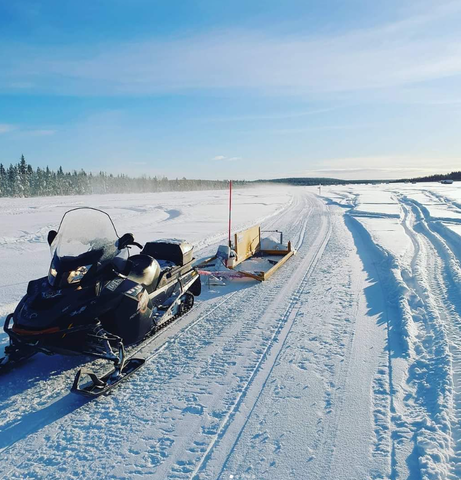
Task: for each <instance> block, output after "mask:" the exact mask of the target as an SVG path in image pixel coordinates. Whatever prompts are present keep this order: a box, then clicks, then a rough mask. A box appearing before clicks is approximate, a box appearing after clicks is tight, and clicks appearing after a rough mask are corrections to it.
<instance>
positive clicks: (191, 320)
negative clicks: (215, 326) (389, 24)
mask: <svg viewBox="0 0 461 480" xmlns="http://www.w3.org/2000/svg"><path fill="white" fill-rule="evenodd" d="M297 205H298V208H303V207H304V203H303V204H301V203H299V204H297ZM290 208H294V205H292V206H291V207H290ZM298 213H299V212H298ZM274 222H275V221H274ZM271 224H272V223H271V222H269V223H268V224H267V225H268V226H267V228H270V227H271ZM238 294H239V291H236V292H234V293H231V294H230V295H229V298H231V297H232V296H234V295H238ZM240 296H241V297H242V298H243V297H244V295H242V294H241V293H240ZM229 298H227V299H226V301H227V300H228V299H229ZM242 298H240V302H241V301H242ZM211 303H213V302H211ZM203 305H204V306H207V307H208V310H210V308H209V307H211V305H210V302H206V303H204V304H203ZM220 305H221V304H220ZM200 307H201V305H199V306H198V309H196V310H195V309H194V310H193V311H192V312H190V314H189V315H188V316H187V317H186V318H185V319H181V321H182V320H186V319H187V323H188V324H189V326H190V328H192V327H193V325H194V324H195V323H197V322H198V321H201V320H202V318H203V315H202V316H201V315H200V313H201V312H200V310H201V308H200ZM204 315H205V316H206V315H207V314H206V313H205V314H204ZM184 325H185V324H184V323H180V322H178V323H173V324H172V325H171V326H170V327H169V328H168V330H169V332H170V333H171V332H172V331H174V330H175V329H178V328H184V329H185V330H186V329H187V327H184ZM186 331H187V330H186ZM184 333H185V332H184ZM175 340H177V339H176V338H175ZM165 349H166V346H165V344H164V345H163V346H162V345H161V344H160V346H159V350H158V352H157V353H154V356H157V355H160V354H161V353H162V351H164V350H165ZM28 393H31V392H28ZM53 399H54V397H53ZM48 400H50V399H48ZM18 403H21V402H18ZM16 413H17V414H18V413H19V414H20V415H23V416H26V412H24V411H22V412H16ZM49 418H50V420H51V421H55V420H56V418H53V416H50V417H49ZM45 419H46V417H45V418H42V419H41V421H40V425H39V426H41V425H43V424H45V423H46V420H45ZM13 422H14V420H13ZM10 424H11V422H10ZM30 431H31V429H30V428H29V429H28V430H27V434H28V433H29V432H30ZM22 433H26V432H22Z"/></svg>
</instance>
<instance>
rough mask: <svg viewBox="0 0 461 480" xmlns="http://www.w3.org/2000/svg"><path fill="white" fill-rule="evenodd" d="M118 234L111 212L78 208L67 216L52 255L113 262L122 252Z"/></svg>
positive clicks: (60, 228)
mask: <svg viewBox="0 0 461 480" xmlns="http://www.w3.org/2000/svg"><path fill="white" fill-rule="evenodd" d="M117 240H118V235H117V232H116V230H115V227H114V224H113V223H112V220H111V218H110V217H109V215H107V213H104V212H102V211H101V210H96V209H94V208H76V209H75V210H70V211H69V212H67V213H65V214H64V217H63V218H62V220H61V225H59V230H58V234H57V235H56V238H55V239H54V240H53V243H52V244H51V254H52V255H54V254H56V256H57V257H58V258H60V259H64V258H66V259H69V260H70V259H71V258H73V259H77V258H78V257H81V256H82V257H88V259H92V260H96V261H105V260H110V259H112V258H113V257H115V255H116V254H117V252H118V248H117V246H116V243H117Z"/></svg>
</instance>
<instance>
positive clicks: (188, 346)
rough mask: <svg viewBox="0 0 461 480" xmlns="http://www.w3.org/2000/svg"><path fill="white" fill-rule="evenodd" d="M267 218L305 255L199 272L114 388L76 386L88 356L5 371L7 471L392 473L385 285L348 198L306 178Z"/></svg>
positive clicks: (40, 474) (2, 441) (1, 440)
mask: <svg viewBox="0 0 461 480" xmlns="http://www.w3.org/2000/svg"><path fill="white" fill-rule="evenodd" d="M170 221H172V222H173V221H175V220H174V219H172V220H170ZM263 228H264V229H267V230H272V229H274V228H278V229H282V230H284V233H285V236H286V237H285V238H291V239H292V241H293V243H294V245H295V247H296V248H297V249H298V253H297V255H296V256H295V257H294V258H293V259H292V260H290V261H289V262H288V263H287V264H286V265H285V266H284V267H283V268H282V269H281V270H280V271H278V272H277V274H276V275H275V276H274V277H273V278H272V279H271V280H270V281H268V282H265V283H261V284H257V283H256V282H252V281H248V282H247V281H245V282H237V283H234V284H232V285H228V286H227V287H222V288H221V287H211V290H210V288H208V287H206V286H204V294H203V296H202V297H201V299H200V301H199V302H198V303H197V305H196V307H195V308H194V309H193V310H192V311H191V312H189V314H188V315H186V316H185V317H184V318H182V319H181V320H180V321H178V322H176V323H174V324H172V325H171V326H170V327H169V328H167V329H166V330H165V331H163V332H162V333H161V334H160V335H159V336H158V337H157V338H155V340H154V341H153V342H152V343H151V344H150V345H149V346H148V347H147V348H145V349H143V350H142V351H141V352H140V353H143V354H144V355H146V356H147V357H148V362H147V364H146V366H145V367H144V368H143V370H142V371H140V373H139V375H136V376H135V377H133V378H132V380H131V381H130V382H127V383H126V384H124V385H122V386H121V387H120V388H119V389H118V390H117V391H115V392H114V394H112V395H109V396H108V397H104V398H100V399H98V400H96V401H91V402H89V401H87V400H85V399H83V398H80V397H77V396H74V395H72V394H70V393H68V388H69V386H70V383H71V379H72V377H73V375H74V373H75V369H76V368H77V366H78V365H79V359H69V358H64V357H51V358H46V357H43V356H40V358H37V359H36V361H31V362H29V364H28V365H27V366H26V365H25V366H23V367H22V368H20V369H17V370H16V371H13V372H11V373H10V376H8V377H5V376H4V377H2V378H1V382H2V387H3V388H2V393H1V394H0V402H1V405H2V408H3V415H2V421H1V423H0V449H2V450H3V452H2V453H3V455H2V457H1V460H0V478H8V479H24V478H71V479H72V478H75V479H76V478H120V479H121V478H127V479H128V478H169V479H170V478H171V479H176V478H177V479H186V478H191V479H192V478H194V479H214V478H223V479H227V478H236V479H237V478H257V479H262V478H268V479H271V478H365V477H366V476H374V477H375V478H378V477H386V476H387V475H388V474H389V472H390V471H391V465H390V459H389V456H388V455H386V451H387V450H386V446H385V444H386V440H381V443H379V442H378V443H377V440H376V438H377V437H376V425H375V423H376V422H375V413H374V409H375V408H376V405H375V400H374V396H375V393H374V392H375V389H376V378H377V376H379V372H380V369H382V368H385V366H386V362H387V357H386V345H385V341H386V329H385V325H384V324H383V323H382V322H381V321H380V317H381V315H382V312H380V309H379V302H381V306H382V307H383V308H384V309H385V305H384V300H383V298H384V297H383V295H382V293H380V292H378V293H377V294H376V295H374V297H373V305H370V302H369V300H367V298H366V295H365V294H364V289H366V288H370V287H371V286H372V285H374V283H375V282H374V280H373V279H370V277H369V275H368V274H367V273H366V272H365V271H364V270H363V268H362V264H361V261H360V259H359V257H358V254H357V251H356V247H355V245H354V239H353V237H352V235H351V234H350V233H349V231H348V229H347V228H346V226H345V224H344V221H343V216H342V212H341V211H340V210H339V209H335V208H331V207H327V206H326V205H325V204H324V202H323V201H321V200H319V199H317V198H316V197H315V196H313V195H311V194H309V193H307V192H306V191H305V190H303V189H297V190H296V191H295V193H294V194H293V198H292V201H290V202H288V203H286V205H285V206H284V208H283V209H280V210H279V212H278V213H276V214H275V215H273V216H271V217H270V218H268V219H267V220H266V221H265V222H264V224H263ZM185 236H186V235H185ZM209 243H211V242H209ZM210 248H211V247H210ZM213 248H214V247H213ZM370 308H373V309H376V311H373V312H370ZM56 358H58V359H59V364H56V361H55V359H56ZM28 367H29V368H28ZM351 438H352V439H353V441H351ZM374 444H376V445H377V447H376V448H374V449H373V448H372V446H373V445H374ZM388 450H389V448H388ZM345 472H347V476H345V477H341V474H342V473H345Z"/></svg>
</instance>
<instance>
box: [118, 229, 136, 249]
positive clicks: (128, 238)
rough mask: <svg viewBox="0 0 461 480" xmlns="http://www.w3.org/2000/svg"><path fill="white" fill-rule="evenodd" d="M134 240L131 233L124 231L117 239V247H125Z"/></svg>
mask: <svg viewBox="0 0 461 480" xmlns="http://www.w3.org/2000/svg"><path fill="white" fill-rule="evenodd" d="M133 242H134V237H133V234H132V233H125V235H122V236H121V237H120V238H119V239H118V249H119V250H121V249H122V248H125V247H127V246H128V245H132V244H133Z"/></svg>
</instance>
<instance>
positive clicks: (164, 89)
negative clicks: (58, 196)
mask: <svg viewBox="0 0 461 480" xmlns="http://www.w3.org/2000/svg"><path fill="white" fill-rule="evenodd" d="M460 24H461V1H460V0H457V1H443V0H442V1H441V0H439V1H428V0H418V1H409V0H386V1H385V2H375V1H370V0H316V1H312V0H283V1H280V0H252V1H251V2H249V1H248V0H233V1H232V2H221V1H216V0H157V1H152V0H129V1H128V0H92V1H91V2H75V1H73V0H72V1H71V0H60V1H59V2H56V1H54V0H53V1H52V0H42V1H41V2H36V1H25V0H15V1H14V2H13V1H4V2H0V163H3V164H4V165H6V166H7V165H9V164H10V163H16V162H17V161H18V160H19V158H20V156H21V155H22V154H24V156H25V157H26V160H27V161H28V163H30V164H31V165H32V166H34V167H37V166H40V167H44V166H47V165H48V166H49V167H50V168H53V169H57V168H58V167H59V166H62V167H63V169H64V170H65V171H69V170H74V169H75V170H79V169H81V168H83V169H85V170H86V171H94V172H97V171H100V170H104V171H107V172H110V173H113V174H119V173H124V174H129V175H131V176H140V175H165V176H167V177H169V178H182V177H187V178H203V179H248V180H252V179H260V178H261V179H262V178H278V177H303V176H316V177H319V176H320V177H334V178H344V179H354V178H355V179H365V178H370V179H386V178H388V179H392V178H402V177H413V176H420V175H427V174H431V173H445V172H450V171H453V170H461V28H459V25H460Z"/></svg>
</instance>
